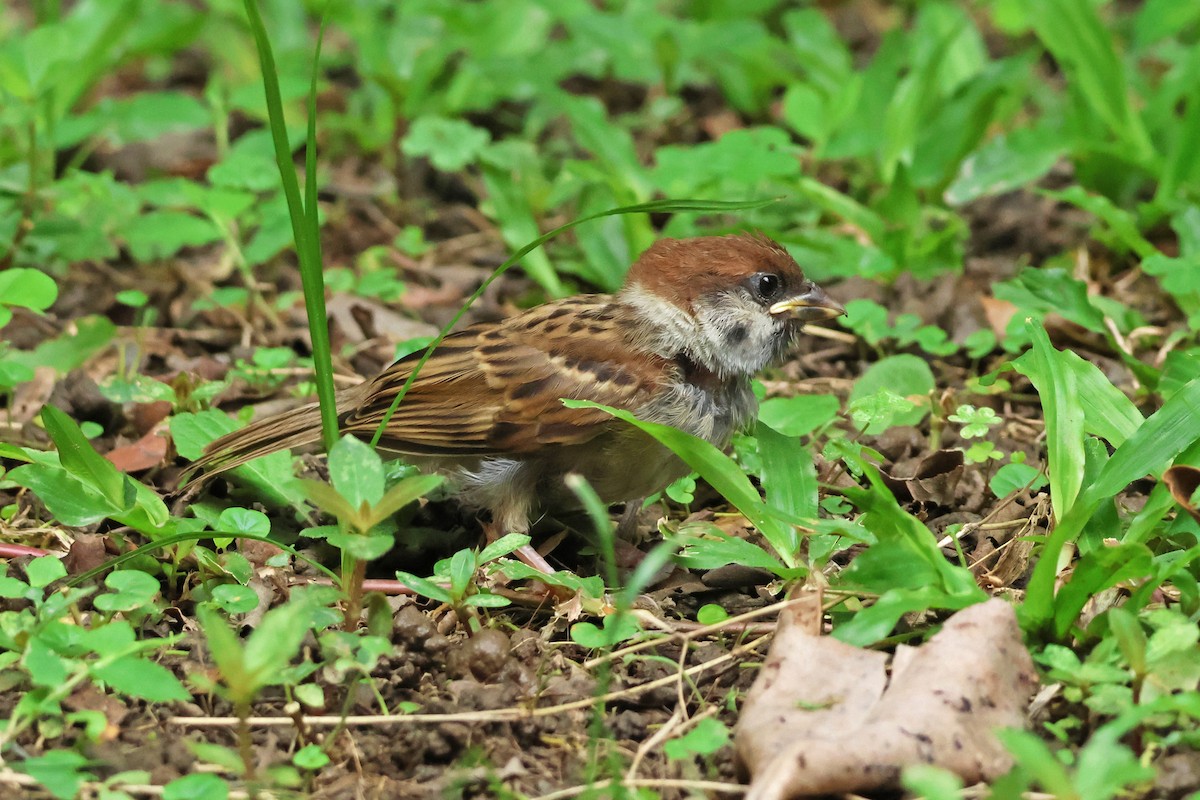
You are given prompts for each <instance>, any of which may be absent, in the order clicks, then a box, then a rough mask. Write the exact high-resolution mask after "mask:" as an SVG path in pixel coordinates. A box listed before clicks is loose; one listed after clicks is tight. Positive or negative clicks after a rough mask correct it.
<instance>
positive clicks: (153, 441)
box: [104, 425, 167, 472]
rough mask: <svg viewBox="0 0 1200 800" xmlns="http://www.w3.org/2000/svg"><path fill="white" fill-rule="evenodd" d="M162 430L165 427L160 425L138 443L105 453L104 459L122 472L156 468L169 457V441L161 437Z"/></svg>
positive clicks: (115, 448)
mask: <svg viewBox="0 0 1200 800" xmlns="http://www.w3.org/2000/svg"><path fill="white" fill-rule="evenodd" d="M162 429H163V426H162V425H158V426H156V427H155V428H154V429H153V430H151V431H149V432H148V433H147V434H146V435H145V436H143V437H142V438H140V439H138V440H137V441H136V442H133V443H131V444H126V445H122V446H121V447H114V448H113V449H112V450H109V451H108V452H107V453H105V454H104V457H105V458H107V459H108V460H109V461H110V462H112V465H113V466H114V467H116V468H117V469H119V470H121V472H137V471H138V470H143V469H150V468H151V467H156V466H158V465H159V464H161V463H162V461H163V459H164V458H165V457H166V455H167V439H166V437H165V436H161V435H160V433H161V432H162Z"/></svg>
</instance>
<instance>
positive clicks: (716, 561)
mask: <svg viewBox="0 0 1200 800" xmlns="http://www.w3.org/2000/svg"><path fill="white" fill-rule="evenodd" d="M679 540H680V541H681V542H682V544H683V549H682V550H680V552H679V555H678V556H677V559H678V561H679V563H680V564H682V565H684V566H685V567H690V568H692V569H717V568H718V567H724V566H727V565H729V564H737V565H739V566H743V567H759V568H762V569H765V570H769V571H771V572H773V573H775V574H776V575H787V574H788V573H789V570H788V569H787V568H786V567H785V566H784V565H783V564H782V563H780V561H779V559H777V558H775V557H774V556H772V555H771V554H770V553H768V552H767V551H766V550H764V549H762V548H761V547H759V546H758V545H756V544H754V543H753V542H748V541H746V540H745V539H740V538H738V537H736V536H731V535H729V534H722V533H719V532H718V530H717V529H714V531H713V535H712V536H705V537H700V536H693V535H690V534H687V533H681V534H680V536H679Z"/></svg>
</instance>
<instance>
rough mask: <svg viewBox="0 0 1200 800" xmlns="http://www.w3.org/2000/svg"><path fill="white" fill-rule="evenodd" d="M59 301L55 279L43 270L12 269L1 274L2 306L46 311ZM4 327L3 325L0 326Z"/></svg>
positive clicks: (0, 297) (0, 299)
mask: <svg viewBox="0 0 1200 800" xmlns="http://www.w3.org/2000/svg"><path fill="white" fill-rule="evenodd" d="M56 299H58V286H57V285H56V284H55V283H54V279H53V278H51V277H50V276H49V275H47V274H46V273H44V272H42V271H41V270H36V269H25V268H12V269H7V270H5V271H3V272H0V306H22V307H24V308H31V309H33V310H34V311H45V310H46V309H47V308H49V307H50V306H52V305H54V301H55V300H56ZM0 327H3V325H0Z"/></svg>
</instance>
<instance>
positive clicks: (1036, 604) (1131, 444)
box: [1018, 378, 1200, 637]
mask: <svg viewBox="0 0 1200 800" xmlns="http://www.w3.org/2000/svg"><path fill="white" fill-rule="evenodd" d="M1197 441H1200V378H1196V379H1193V380H1192V381H1190V382H1189V383H1187V384H1185V385H1184V386H1183V387H1181V388H1180V389H1179V391H1177V392H1176V393H1175V394H1173V395H1171V397H1170V398H1168V399H1167V401H1166V402H1165V403H1163V406H1162V408H1160V409H1159V410H1158V411H1156V412H1154V413H1153V414H1152V415H1150V417H1148V418H1147V419H1146V421H1145V422H1144V423H1142V425H1141V426H1140V427H1139V428H1138V429H1137V431H1136V432H1134V434H1133V435H1132V436H1130V437H1129V438H1128V439H1127V440H1126V441H1125V443H1124V444H1122V445H1121V446H1120V447H1118V448H1117V449H1116V452H1114V453H1113V454H1112V457H1111V458H1110V459H1109V460H1108V461H1107V462H1106V463H1105V465H1104V467H1103V468H1102V469H1101V470H1100V473H1099V475H1098V476H1097V477H1096V480H1095V481H1094V482H1092V483H1090V484H1089V485H1088V486H1087V487H1085V488H1084V490H1083V492H1082V493H1081V494H1080V496H1079V499H1078V500H1077V502H1076V504H1075V505H1074V506H1073V507H1072V508H1071V510H1070V512H1069V513H1067V514H1066V515H1065V516H1063V517H1062V518H1061V519H1060V520H1059V521H1058V524H1057V525H1056V526H1055V529H1054V530H1053V531H1052V532H1051V534H1050V537H1049V538H1048V539H1047V540H1046V544H1045V546H1044V547H1043V549H1042V555H1041V558H1040V559H1039V560H1038V563H1037V565H1036V566H1035V567H1034V570H1033V575H1032V576H1031V577H1030V580H1029V587H1028V590H1027V593H1026V598H1025V603H1024V604H1023V605H1022V606H1021V607H1020V608H1019V609H1018V615H1019V616H1020V618H1021V623H1022V626H1023V627H1024V628H1025V630H1026V631H1028V632H1031V633H1033V632H1041V633H1047V632H1049V631H1047V630H1046V628H1047V626H1048V625H1049V623H1050V622H1051V621H1053V620H1056V619H1058V618H1056V615H1055V603H1054V599H1055V598H1054V595H1055V591H1054V583H1055V577H1056V570H1057V563H1058V557H1059V554H1060V553H1061V552H1062V549H1063V547H1064V546H1065V545H1066V544H1067V543H1068V542H1073V541H1075V540H1076V539H1077V538H1078V537H1079V535H1080V533H1082V531H1083V528H1084V526H1085V525H1086V524H1087V522H1088V520H1089V519H1091V517H1092V515H1093V514H1094V513H1095V512H1096V510H1097V509H1098V508H1099V507H1100V504H1101V503H1103V502H1105V501H1107V500H1110V499H1111V498H1112V497H1113V496H1115V495H1116V494H1117V493H1118V492H1120V491H1121V490H1122V489H1124V488H1125V487H1126V486H1128V485H1129V484H1130V483H1132V482H1133V481H1135V480H1138V479H1140V478H1143V477H1145V476H1146V475H1159V474H1161V473H1162V471H1163V470H1164V469H1166V468H1167V466H1169V465H1170V464H1171V462H1172V461H1174V459H1175V457H1176V456H1178V455H1179V454H1180V453H1182V452H1183V451H1184V450H1185V449H1187V448H1189V447H1192V446H1193V445H1194V444H1195V443H1196V442H1197ZM1073 623H1074V620H1070V621H1066V620H1060V624H1059V625H1056V626H1055V628H1054V630H1053V633H1054V634H1055V635H1057V636H1059V637H1061V636H1064V635H1066V633H1067V630H1068V629H1069V625H1070V624H1073ZM1063 625H1066V626H1067V627H1063Z"/></svg>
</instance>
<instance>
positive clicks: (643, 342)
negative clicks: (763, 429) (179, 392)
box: [189, 234, 845, 534]
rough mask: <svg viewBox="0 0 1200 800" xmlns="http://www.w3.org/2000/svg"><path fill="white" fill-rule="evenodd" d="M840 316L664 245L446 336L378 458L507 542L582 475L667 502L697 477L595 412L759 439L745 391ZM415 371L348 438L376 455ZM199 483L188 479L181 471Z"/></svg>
mask: <svg viewBox="0 0 1200 800" xmlns="http://www.w3.org/2000/svg"><path fill="white" fill-rule="evenodd" d="M844 311H845V309H844V308H843V307H842V305H841V304H840V303H838V302H837V301H835V300H833V299H831V298H830V297H829V296H828V295H826V294H825V292H824V291H822V290H821V288H820V287H818V286H817V285H816V284H814V283H813V282H812V281H810V280H808V279H807V278H805V276H804V273H803V271H802V270H801V268H800V266H799V265H798V264H797V263H796V261H795V260H794V259H793V258H792V257H791V256H790V255H789V254H788V252H787V251H786V250H785V249H784V248H783V247H781V246H780V245H779V244H778V243H776V242H774V241H772V240H771V239H769V238H767V237H765V236H762V235H757V234H750V235H748V234H735V235H728V236H704V237H698V238H691V239H662V240H659V241H658V242H656V243H655V244H654V245H652V246H651V247H650V248H649V249H648V250H646V251H645V252H644V253H642V255H641V256H640V257H639V258H638V259H637V261H636V262H635V263H634V264H633V265H632V267H630V269H629V273H628V275H627V277H626V280H625V283H624V285H623V286H622V288H621V289H620V291H618V292H617V293H616V294H611V295H605V294H593V295H580V296H575V297H568V298H566V299H563V300H555V301H552V302H549V303H545V304H544V305H540V306H537V307H535V308H531V309H529V310H527V311H524V312H522V313H520V314H517V315H516V316H513V317H510V318H508V319H505V320H503V321H500V322H483V323H478V324H475V325H471V326H469V327H467V328H464V329H463V330H461V331H459V332H457V333H452V334H450V335H448V336H447V337H446V338H445V339H444V340H443V341H442V343H441V344H440V345H439V346H438V347H437V348H436V349H435V350H434V352H433V355H432V356H431V357H430V358H429V360H428V361H427V362H426V363H425V365H424V366H423V367H422V368H421V369H420V371H419V372H418V375H417V378H416V379H415V380H414V382H413V383H412V385H411V387H410V388H409V391H408V393H407V394H406V395H405V396H404V398H403V400H402V402H401V403H400V405H399V406H398V407H397V408H396V410H395V412H394V413H393V414H392V417H391V419H390V421H389V422H388V423H387V427H386V428H385V430H384V433H383V435H382V437H381V438H380V440H379V448H380V449H381V450H382V451H385V452H387V453H391V454H397V455H400V456H402V457H404V458H405V459H406V460H408V461H410V462H411V463H413V464H415V465H417V466H418V467H420V468H422V469H425V470H429V471H437V472H440V473H442V474H445V475H447V476H448V477H449V478H450V479H451V481H452V482H453V483H454V484H456V485H457V488H458V492H459V498H460V500H461V501H462V502H463V503H464V504H466V505H467V506H469V507H472V508H475V509H480V510H486V511H488V512H490V514H491V520H492V522H491V525H492V526H493V530H494V531H495V532H496V533H497V534H503V533H511V532H518V533H527V532H528V530H529V527H530V524H531V522H532V521H534V520H536V518H537V516H536V515H538V514H540V513H541V512H542V511H546V510H567V509H571V508H578V505H579V504H578V501H577V499H576V497H575V495H574V493H573V492H571V491H570V490H569V489H568V488H567V487H566V485H565V484H564V482H563V478H564V477H565V476H566V475H567V474H569V473H572V472H574V473H578V474H580V475H582V476H583V477H584V478H585V479H586V480H587V481H588V482H589V483H590V484H591V486H592V488H593V489H595V491H596V493H597V494H598V495H599V496H600V498H601V499H602V500H604V501H605V502H606V503H609V504H612V503H618V502H622V501H634V500H640V499H642V498H644V497H647V496H649V495H651V494H653V493H655V492H658V491H661V490H662V489H663V488H665V487H666V486H667V485H668V484H669V483H671V482H672V481H674V480H676V479H678V478H680V477H682V476H683V475H685V474H687V472H688V468H687V467H686V466H685V465H684V463H683V462H682V461H681V460H680V459H679V458H678V457H677V456H675V455H674V453H672V452H671V451H670V450H669V449H667V448H666V447H664V446H663V445H661V444H659V443H658V442H657V441H656V440H655V439H653V438H651V437H650V436H649V435H647V434H645V433H643V432H641V431H640V430H637V429H636V428H634V427H633V426H630V425H628V424H626V423H624V422H621V421H619V420H616V419H614V418H613V417H612V416H610V415H609V414H607V413H606V412H604V411H603V410H601V409H595V408H567V407H565V406H564V405H563V404H562V402H561V399H562V398H572V399H582V400H591V401H594V402H596V403H600V404H603V405H606V406H611V407H614V408H619V409H624V410H627V411H630V412H632V413H633V414H634V415H635V416H637V417H638V418H640V419H642V420H646V421H649V422H657V423H661V424H664V425H669V426H672V427H675V428H678V429H679V430H682V431H686V432H687V433H690V434H692V435H693V436H698V437H700V438H701V439H704V440H706V441H708V442H710V443H712V444H713V445H715V446H717V447H718V448H724V447H726V446H727V445H728V444H729V441H730V438H731V437H732V436H733V434H734V433H735V432H737V431H738V430H740V429H743V428H745V427H746V426H747V425H749V424H750V423H752V422H753V420H754V419H755V417H756V413H757V401H756V399H755V396H754V393H753V392H752V391H751V378H752V377H753V376H754V374H755V373H757V372H758V371H759V370H761V369H763V368H764V367H766V366H768V365H770V364H773V363H777V362H779V361H781V360H782V359H783V357H784V356H785V355H786V353H787V352H788V349H789V347H790V346H791V345H792V343H793V342H794V341H795V339H796V337H797V335H798V334H799V333H800V331H801V329H802V327H803V325H804V323H805V322H809V321H815V320H824V319H829V318H832V317H836V316H838V315H840V314H843V313H844ZM420 355H421V353H415V354H413V355H410V356H407V357H405V358H402V359H400V360H399V361H397V362H395V363H394V364H392V365H391V366H390V367H388V368H387V369H385V370H384V371H383V372H381V373H380V374H379V375H377V376H376V377H374V378H372V379H370V380H368V381H366V382H364V383H362V384H360V385H358V386H356V387H354V388H351V389H347V390H345V391H343V392H340V393H339V394H338V396H337V411H338V422H339V427H340V430H341V432H342V433H343V434H345V433H350V434H355V435H358V436H361V437H362V438H364V439H370V437H371V436H372V435H373V434H374V432H375V430H376V428H377V427H378V426H379V424H380V422H381V420H382V419H383V417H384V415H385V413H386V412H387V410H388V409H389V407H390V406H391V404H392V401H393V399H394V398H395V396H396V393H397V392H398V391H399V389H400V387H401V386H403V385H404V383H405V381H406V380H407V379H408V378H409V376H410V374H411V372H412V370H413V368H414V366H415V365H416V363H417V361H418V360H419V358H420ZM320 439H321V420H320V412H319V409H318V407H317V404H316V403H313V404H310V405H307V406H304V407H302V408H299V409H296V410H293V411H288V412H285V413H282V414H279V415H276V416H272V417H268V418H266V419H263V420H261V421H257V422H253V423H251V424H250V425H249V426H247V427H245V428H242V429H241V430H238V431H234V432H233V433H230V434H227V435H225V436H222V437H220V438H219V439H216V440H215V441H213V442H212V443H211V444H209V445H208V447H207V448H206V449H205V452H204V454H203V455H202V456H201V458H200V459H198V460H197V461H196V462H195V463H194V464H193V465H192V468H191V469H195V468H199V469H203V470H205V471H206V473H207V474H209V475H212V474H217V473H219V472H223V471H225V470H228V469H232V468H233V467H236V466H239V465H241V464H244V463H246V462H247V461H250V460H251V459H253V458H257V457H258V456H263V455H267V454H269V453H273V452H275V451H278V450H283V449H285V448H294V447H299V446H301V445H308V444H312V443H316V442H319V441H320ZM189 471H191V470H189Z"/></svg>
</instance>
